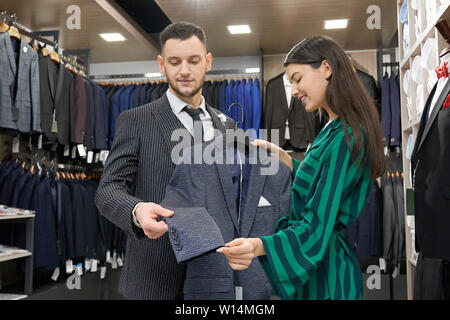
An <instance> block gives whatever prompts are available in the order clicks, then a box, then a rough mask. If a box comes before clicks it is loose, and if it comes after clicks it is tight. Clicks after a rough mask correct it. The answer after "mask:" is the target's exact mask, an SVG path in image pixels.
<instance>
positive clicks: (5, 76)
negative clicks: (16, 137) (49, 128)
mask: <svg viewBox="0 0 450 320" xmlns="http://www.w3.org/2000/svg"><path fill="white" fill-rule="evenodd" d="M19 50H20V51H19V65H17V63H16V60H15V57H14V52H13V49H12V45H11V38H10V36H9V34H8V32H3V33H0V74H1V76H2V83H1V85H2V96H1V100H2V102H1V104H0V106H1V109H0V127H2V128H9V129H15V130H19V131H21V132H32V131H35V132H42V130H41V114H40V112H41V111H40V110H41V109H40V91H39V60H38V54H37V52H36V51H34V50H33V48H32V47H30V46H29V45H28V44H27V43H26V42H25V40H24V39H23V38H22V39H21V40H20V49H19ZM16 76H17V77H16ZM16 81H17V83H15V82H16ZM15 84H16V85H17V95H16V97H15V99H14V87H15Z"/></svg>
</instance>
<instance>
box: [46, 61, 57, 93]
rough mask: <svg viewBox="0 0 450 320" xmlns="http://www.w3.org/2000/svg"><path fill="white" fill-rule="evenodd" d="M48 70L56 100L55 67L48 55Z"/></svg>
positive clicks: (51, 89) (51, 90) (51, 91)
mask: <svg viewBox="0 0 450 320" xmlns="http://www.w3.org/2000/svg"><path fill="white" fill-rule="evenodd" d="M47 72H48V83H49V84H50V93H51V94H52V99H53V101H55V74H54V73H55V69H54V65H53V62H52V60H51V59H50V57H49V56H48V59H47Z"/></svg>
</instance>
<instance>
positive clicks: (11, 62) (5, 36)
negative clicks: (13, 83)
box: [3, 32, 17, 75]
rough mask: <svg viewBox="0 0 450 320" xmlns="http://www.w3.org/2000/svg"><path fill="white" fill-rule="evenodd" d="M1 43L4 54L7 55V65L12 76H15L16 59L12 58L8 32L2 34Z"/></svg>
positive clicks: (12, 52) (12, 53)
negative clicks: (3, 46)
mask: <svg viewBox="0 0 450 320" xmlns="http://www.w3.org/2000/svg"><path fill="white" fill-rule="evenodd" d="M3 41H4V44H5V47H6V52H7V54H8V60H9V65H10V66H11V70H12V71H13V73H14V75H16V74H17V65H16V59H15V58H14V51H13V48H12V45H11V39H10V37H9V34H8V32H4V33H3Z"/></svg>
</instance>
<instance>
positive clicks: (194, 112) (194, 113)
mask: <svg viewBox="0 0 450 320" xmlns="http://www.w3.org/2000/svg"><path fill="white" fill-rule="evenodd" d="M183 110H184V111H186V113H187V114H188V115H189V116H190V117H191V118H192V120H193V124H194V127H193V129H194V138H195V134H196V133H197V132H196V131H195V123H196V122H197V123H198V126H199V127H200V133H199V136H200V137H201V141H203V123H202V120H200V113H201V112H202V109H200V108H194V107H192V106H189V105H187V106H186V107H184V108H183Z"/></svg>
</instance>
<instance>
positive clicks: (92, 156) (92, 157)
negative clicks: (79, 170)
mask: <svg viewBox="0 0 450 320" xmlns="http://www.w3.org/2000/svg"><path fill="white" fill-rule="evenodd" d="M93 159H94V152H92V151H88V153H87V163H92V160H93Z"/></svg>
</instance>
